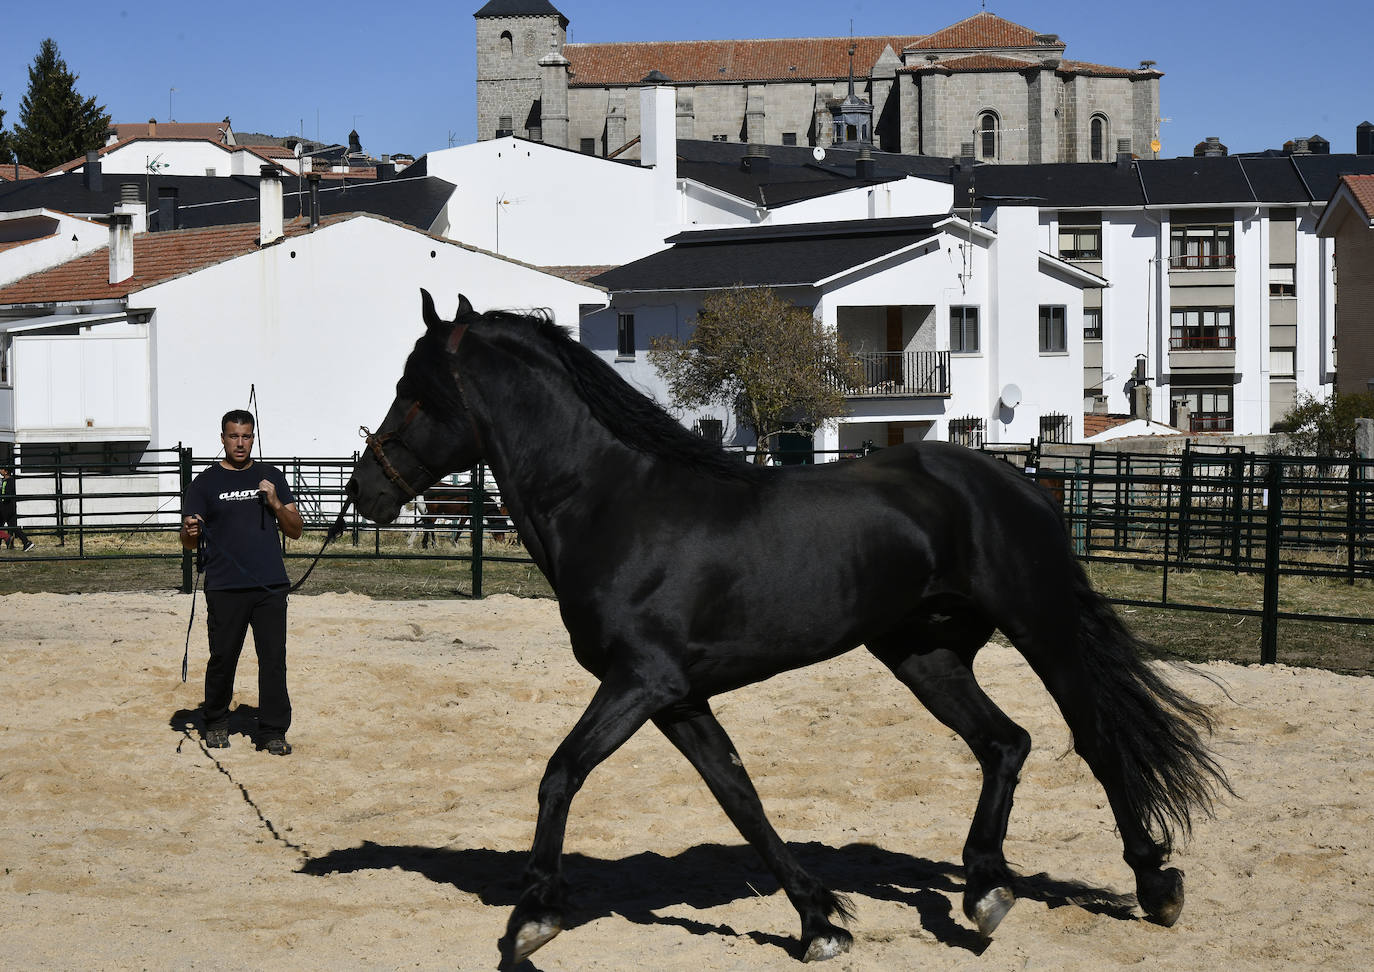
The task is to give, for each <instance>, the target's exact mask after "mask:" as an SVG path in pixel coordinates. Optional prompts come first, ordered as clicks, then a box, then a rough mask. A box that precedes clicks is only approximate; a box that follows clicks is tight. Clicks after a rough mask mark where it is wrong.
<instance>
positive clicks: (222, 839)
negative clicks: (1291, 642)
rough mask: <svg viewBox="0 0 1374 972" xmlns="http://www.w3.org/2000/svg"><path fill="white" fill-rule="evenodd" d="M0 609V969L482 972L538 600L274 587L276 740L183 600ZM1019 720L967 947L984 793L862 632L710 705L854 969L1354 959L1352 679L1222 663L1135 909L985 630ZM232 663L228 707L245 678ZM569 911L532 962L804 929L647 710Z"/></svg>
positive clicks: (665, 958)
mask: <svg viewBox="0 0 1374 972" xmlns="http://www.w3.org/2000/svg"><path fill="white" fill-rule="evenodd" d="M189 605H190V601H189V599H188V598H186V597H184V596H176V595H161V594H135V595H125V594H120V595H83V596H65V595H48V594H44V595H25V594H16V595H10V596H6V597H0V610H2V611H3V618H4V624H3V633H2V634H0V665H3V672H4V685H5V689H6V690H5V693H4V707H3V709H0V806H3V809H4V814H3V821H2V822H0V828H3V829H2V830H0V847H3V854H2V855H0V856H3V864H4V875H3V878H2V879H0V966H4V967H6V968H14V969H37V968H57V969H83V970H88V969H137V968H147V969H172V968H199V969H325V968H329V969H402V968H406V969H410V968H419V969H431V968H433V969H438V968H448V969H455V968H456V969H491V968H495V967H496V966H497V964H498V961H499V952H498V948H497V942H498V939H500V937H501V936H502V934H503V933H504V928H505V922H506V918H507V915H508V913H509V909H510V906H511V904H512V902H513V900H514V896H515V893H516V889H517V879H518V875H519V873H520V869H521V867H522V864H523V860H524V852H525V851H526V850H527V848H528V845H529V841H530V838H531V835H532V833H533V819H534V810H535V795H536V789H537V787H538V782H539V777H540V774H541V772H542V769H543V765H544V761H545V759H546V758H547V756H548V754H549V753H551V752H552V750H553V748H554V746H555V745H556V743H557V741H558V739H559V738H560V737H561V736H562V734H563V732H564V731H566V729H567V728H568V727H569V726H570V725H571V724H572V722H573V720H574V719H575V718H576V716H577V714H578V712H579V710H580V707H581V706H582V704H583V703H584V701H585V700H586V699H587V698H588V697H589V695H590V692H591V688H592V683H591V680H590V678H589V677H588V676H586V675H585V674H583V673H582V672H581V671H580V670H579V669H578V668H577V667H576V665H575V663H574V662H573V659H572V657H571V653H570V652H569V651H568V650H567V643H566V637H565V634H564V632H563V629H562V626H561V624H560V622H559V619H558V614H557V609H556V606H555V605H554V604H553V603H552V602H549V601H532V600H519V599H515V598H511V597H505V596H502V597H493V598H490V599H488V600H486V601H483V602H463V601H422V602H380V601H371V600H368V599H367V598H364V597H360V596H354V595H321V596H316V597H299V596H298V597H296V598H294V599H293V601H292V609H291V634H290V637H291V643H290V657H291V679H292V691H293V696H294V701H295V709H296V723H295V726H294V727H293V729H292V732H291V741H292V743H293V744H294V746H295V753H294V755H292V756H290V757H287V758H276V757H271V756H269V755H267V754H266V753H262V752H257V751H255V750H254V748H253V746H252V744H251V742H250V739H249V737H248V736H247V735H246V734H242V733H240V734H236V735H235V736H234V737H233V745H232V747H231V748H230V749H228V750H216V751H211V750H206V749H204V748H203V747H202V745H201V744H200V741H199V734H198V733H195V732H192V731H187V729H186V726H187V725H188V717H193V715H194V710H195V708H196V706H197V705H198V704H199V702H200V688H199V679H200V677H201V674H202V672H203V666H204V653H205V650H204V628H203V623H202V622H203V616H204V608H203V604H201V605H200V609H199V610H198V611H197V617H196V625H195V630H194V631H193V633H192V639H191V646H192V664H191V680H190V682H189V684H182V683H181V681H180V677H179V676H180V671H179V670H180V663H181V653H182V647H183V643H184V638H185V630H186V622H187V611H188V609H189ZM979 666H980V669H979V671H980V677H981V678H982V680H983V682H984V684H985V685H986V686H987V687H988V689H989V691H990V693H991V694H992V695H993V696H994V697H995V698H996V699H997V700H998V702H999V703H1000V704H1001V705H1002V706H1003V707H1004V708H1006V709H1007V711H1008V712H1009V713H1010V714H1011V715H1012V716H1013V717H1014V718H1016V719H1017V720H1018V721H1020V722H1021V723H1022V724H1023V725H1025V726H1026V727H1027V728H1028V729H1029V730H1030V731H1031V733H1032V735H1033V736H1034V737H1035V750H1034V752H1033V753H1032V755H1031V758H1030V760H1029V762H1028V764H1027V766H1026V769H1025V772H1024V773H1023V775H1022V783H1021V787H1020V789H1019V791H1018V798H1019V799H1018V802H1017V804H1016V809H1015V812H1014V814H1013V817H1012V821H1011V835H1010V838H1009V840H1008V843H1007V854H1008V857H1009V859H1010V860H1011V862H1012V863H1013V866H1015V867H1016V868H1018V870H1019V871H1020V872H1021V873H1022V874H1024V875H1026V878H1025V880H1024V881H1023V882H1022V883H1021V886H1020V888H1019V893H1020V897H1021V900H1020V901H1019V902H1018V904H1017V906H1016V907H1015V908H1014V909H1013V910H1012V912H1011V914H1010V915H1009V916H1008V918H1007V919H1006V921H1005V922H1004V923H1003V924H1002V926H1001V928H1000V929H999V930H998V933H997V936H996V938H995V939H994V940H993V941H992V942H991V943H985V942H983V941H981V940H980V939H979V938H978V937H977V936H976V935H975V934H974V933H973V932H972V931H971V930H970V927H969V925H968V923H967V922H966V921H965V920H964V919H963V916H962V914H961V912H960V910H959V893H960V891H961V889H962V879H961V877H960V869H959V867H958V861H959V857H960V848H961V846H962V843H963V838H964V834H965V831H966V829H967V826H968V820H969V814H970V812H971V810H972V806H973V802H974V799H975V795H976V792H977V773H976V768H975V765H974V763H973V761H972V759H971V757H970V756H969V755H968V753H967V750H966V749H965V748H964V746H963V744H962V743H961V742H960V741H959V740H958V739H957V738H954V737H953V736H952V735H951V734H950V733H949V732H948V731H947V730H945V729H943V728H942V727H941V726H940V725H939V724H938V723H936V722H935V721H934V720H933V719H932V718H931V717H930V716H929V715H928V714H927V713H926V712H925V710H924V709H922V708H920V707H919V706H918V705H917V704H916V703H915V701H914V700H913V699H911V698H910V696H909V695H908V694H907V693H906V691H905V690H904V689H902V688H901V687H900V686H899V685H898V684H897V683H896V682H895V681H894V680H893V679H891V678H890V677H889V676H887V675H886V674H885V673H884V672H882V671H881V670H879V668H878V667H877V665H876V663H875V662H873V661H872V660H871V659H870V658H869V657H868V656H867V655H865V654H863V653H854V654H851V655H850V656H847V657H844V658H842V659H839V660H837V661H835V662H832V663H829V664H826V665H823V666H819V667H816V668H812V669H809V670H806V671H802V672H796V673H791V674H787V675H784V676H781V677H779V678H776V679H774V680H772V681H771V682H769V683H766V684H764V685H761V686H755V687H753V688H750V689H746V690H743V691H740V692H737V693H735V694H733V695H731V696H727V697H724V698H721V699H719V700H717V711H718V713H719V714H720V716H721V720H722V722H723V723H724V724H725V726H726V727H727V729H728V730H729V731H730V732H731V734H732V736H733V737H734V739H735V742H736V744H737V745H738V747H739V749H740V752H741V754H742V755H743V757H744V759H745V763H746V765H747V766H749V767H750V769H751V771H752V773H753V776H754V779H755V781H756V782H757V784H758V787H759V790H760V791H761V793H762V795H763V798H764V802H765V804H766V805H767V806H768V808H769V810H770V813H771V814H772V817H773V820H774V822H775V824H776V825H777V826H778V828H779V830H780V832H781V833H782V834H783V836H784V837H785V838H786V839H787V840H789V841H791V842H793V844H794V846H795V847H796V848H797V850H798V853H799V855H800V856H801V858H802V859H803V861H804V862H805V863H807V864H808V866H809V867H811V868H812V870H813V871H814V872H815V873H817V874H818V875H819V876H821V877H822V878H823V879H824V880H826V881H827V882H828V883H830V884H831V885H832V886H834V887H836V888H838V889H840V890H843V891H845V892H846V893H848V894H849V895H850V896H851V897H852V899H853V902H854V904H855V905H856V907H857V912H858V921H857V923H856V925H855V927H854V931H855V937H856V940H855V946H854V950H853V951H852V952H851V953H850V954H848V955H846V956H843V957H841V958H838V959H836V960H834V961H832V962H831V963H829V965H828V966H826V968H829V969H834V970H836V972H839V970H877V969H883V970H888V969H917V968H920V969H951V968H976V969H979V970H991V969H995V970H1001V969H1018V970H1019V969H1028V968H1030V969H1036V968H1038V969H1100V968H1104V967H1118V966H1130V965H1138V966H1141V967H1143V968H1150V969H1189V970H1193V969H1203V968H1207V969H1218V968H1227V967H1230V968H1244V969H1280V968H1282V969H1289V968H1297V967H1305V968H1317V967H1322V968H1326V969H1332V968H1342V969H1344V968H1368V967H1370V966H1371V965H1374V945H1372V944H1371V938H1374V909H1371V904H1370V877H1369V874H1370V870H1371V864H1372V863H1374V821H1372V820H1371V808H1372V807H1374V800H1372V799H1371V790H1372V789H1374V761H1371V759H1370V751H1371V746H1374V705H1371V702H1374V683H1371V681H1370V680H1369V679H1361V678H1354V677H1348V676H1338V675H1331V674H1327V673H1325V672H1321V671H1309V670H1298V669H1288V668H1282V667H1278V668H1271V669H1267V670H1263V669H1260V668H1241V667H1236V666H1227V665H1217V666H1211V667H1210V669H1209V670H1210V671H1211V672H1212V673H1214V674H1216V675H1219V676H1220V677H1221V678H1223V679H1224V680H1225V682H1226V684H1227V685H1228V686H1229V690H1230V694H1231V698H1227V697H1226V696H1225V695H1223V694H1222V693H1221V692H1220V691H1218V690H1217V689H1215V688H1214V687H1212V686H1210V685H1209V684H1208V683H1207V682H1206V681H1204V680H1202V679H1199V678H1197V677H1195V676H1188V677H1186V678H1185V681H1186V683H1187V684H1188V686H1189V687H1190V689H1191V690H1192V691H1194V692H1195V693H1196V694H1198V695H1200V696H1202V697H1204V698H1206V699H1207V700H1209V701H1211V702H1213V703H1215V704H1216V706H1217V714H1218V716H1219V720H1220V727H1221V728H1220V731H1219V733H1218V735H1217V738H1216V746H1217V749H1218V751H1219V753H1220V754H1221V756H1222V757H1223V759H1224V760H1225V762H1226V765H1227V766H1228V767H1229V770H1230V773H1231V775H1232V778H1233V781H1234V783H1235V785H1236V788H1237V790H1238V791H1239V794H1240V798H1239V799H1238V800H1235V801H1231V802H1229V803H1228V804H1226V805H1225V806H1223V807H1222V808H1221V810H1220V812H1219V814H1218V816H1217V818H1216V819H1215V820H1207V821H1205V822H1203V823H1202V825H1201V826H1200V827H1199V828H1198V829H1197V831H1196V833H1195V836H1194V839H1193V840H1192V842H1191V843H1189V844H1187V845H1186V846H1184V847H1183V848H1182V849H1181V850H1180V852H1179V853H1178V854H1177V855H1176V858H1175V862H1176V863H1177V864H1179V865H1180V866H1181V867H1183V868H1184V869H1185V870H1186V871H1187V875H1188V903H1187V907H1186V908H1185V910H1184V914H1183V918H1182V920H1181V921H1180V923H1179V924H1178V925H1177V926H1176V927H1174V928H1172V929H1165V928H1160V927H1157V926H1155V925H1153V924H1150V923H1148V922H1146V921H1144V920H1142V919H1140V918H1139V917H1138V916H1139V912H1138V910H1136V909H1135V908H1134V901H1133V898H1132V897H1131V896H1130V892H1132V891H1133V884H1132V880H1131V875H1130V872H1129V871H1128V870H1127V868H1126V867H1125V865H1124V864H1123V863H1122V862H1121V860H1120V852H1121V848H1120V844H1119V843H1118V842H1117V840H1116V838H1115V837H1114V835H1113V833H1112V826H1111V823H1110V819H1109V815H1108V812H1107V810H1106V808H1105V806H1104V803H1105V801H1104V799H1103V796H1102V791H1101V790H1100V789H1099V788H1098V786H1097V785H1096V783H1095V781H1093V780H1092V778H1091V777H1090V776H1089V775H1088V774H1087V772H1086V770H1085V768H1084V766H1083V764H1082V763H1081V761H1080V760H1079V759H1078V758H1077V757H1076V756H1075V755H1073V754H1071V753H1070V754H1069V755H1065V753H1066V751H1067V750H1068V748H1069V739H1068V732H1067V730H1066V729H1065V727H1064V725H1063V723H1062V722H1061V721H1060V719H1059V717H1058V715H1057V713H1056V712H1055V710H1054V709H1053V706H1052V703H1051V702H1050V701H1049V698H1048V696H1047V695H1046V694H1045V693H1044V691H1043V689H1042V688H1041V687H1040V684H1039V682H1038V681H1036V680H1035V679H1034V678H1033V677H1032V676H1031V675H1030V673H1029V670H1028V669H1027V668H1026V667H1025V666H1024V664H1022V663H1021V661H1020V658H1019V656H1017V655H1015V654H1014V653H1012V652H1011V651H1010V650H1008V649H1005V648H999V647H996V646H992V647H989V648H988V649H987V650H986V651H985V652H984V654H983V656H982V658H981V659H980V662H979ZM255 685H256V667H255V665H254V663H253V661H252V660H251V650H250V651H248V652H247V653H246V657H245V660H244V663H243V664H242V665H241V666H240V670H239V686H240V692H239V695H238V697H237V703H238V704H239V705H240V706H242V707H243V708H242V709H240V710H239V712H238V728H239V729H240V730H246V729H247V728H248V727H249V726H251V716H252V709H251V706H252V705H253V703H254V701H255V699H256V687H255ZM567 851H568V854H567V858H566V873H567V877H568V879H569V882H570V884H571V886H572V888H573V894H574V897H573V898H572V906H573V908H572V913H571V914H570V916H569V919H570V924H571V927H570V928H569V929H568V930H567V931H565V932H564V933H563V935H561V936H560V937H559V938H557V939H556V940H554V941H553V942H552V943H550V944H549V945H548V946H546V947H545V948H544V949H543V950H541V951H540V952H538V953H536V954H535V955H534V956H533V957H532V961H531V962H530V963H528V964H526V965H524V966H522V968H523V969H527V970H528V969H539V970H589V969H605V970H623V969H664V970H670V969H671V970H691V972H703V970H723V969H740V970H751V972H752V970H772V969H794V968H797V967H798V959H797V955H798V950H797V941H796V935H797V930H798V929H797V920H796V916H795V913H794V912H793V910H792V908H791V907H790V905H789V904H788V903H787V900H786V898H785V897H784V896H783V895H782V894H781V893H780V892H778V890H777V887H776V885H775V884H774V883H773V881H772V880H771V878H770V877H769V875H768V874H767V873H766V872H765V871H763V870H762V868H761V866H760V865H759V863H758V861H757V858H756V857H755V856H754V855H753V853H752V851H750V850H749V849H748V848H747V847H745V846H743V845H742V841H741V840H740V838H739V837H738V836H737V835H736V834H735V832H734V831H733V830H732V829H731V828H730V826H729V824H728V823H727V822H726V821H725V819H724V817H723V815H722V814H721V812H720V811H719V809H718V808H717V807H716V806H715V804H714V802H712V800H711V798H710V796H709V795H708V794H707V792H706V790H705V787H704V786H703V785H702V784H701V783H700V782H699V780H698V779H697V778H696V777H695V776H694V774H693V773H692V771H691V770H690V769H689V768H688V767H687V765H686V764H685V762H684V761H683V760H682V759H681V758H680V757H679V756H678V755H677V753H676V752H675V751H673V750H671V749H670V748H669V747H668V745H667V744H666V743H665V742H664V740H663V739H662V738H661V737H660V736H658V734H657V733H656V732H654V731H652V730H648V731H644V732H641V733H640V734H639V735H638V736H636V737H635V738H634V739H633V740H632V741H631V743H630V744H629V745H628V746H626V747H625V748H624V749H623V750H622V751H621V752H619V753H618V754H616V755H615V756H614V757H613V758H612V759H611V760H610V761H608V762H607V763H606V764H605V765H604V766H602V767H601V768H600V769H599V770H598V771H597V772H596V773H594V774H593V776H592V777H591V779H590V780H589V781H588V784H587V786H586V788H585V789H584V790H583V791H582V793H581V794H580V795H579V797H578V799H577V801H576V802H575V804H574V806H573V815H572V820H571V824H570V827H569V833H568V843H567Z"/></svg>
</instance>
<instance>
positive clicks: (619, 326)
mask: <svg viewBox="0 0 1374 972" xmlns="http://www.w3.org/2000/svg"><path fill="white" fill-rule="evenodd" d="M616 331H617V333H616V345H615V353H616V357H619V358H633V357H634V356H635V316H634V315H633V314H619V315H617V317H616Z"/></svg>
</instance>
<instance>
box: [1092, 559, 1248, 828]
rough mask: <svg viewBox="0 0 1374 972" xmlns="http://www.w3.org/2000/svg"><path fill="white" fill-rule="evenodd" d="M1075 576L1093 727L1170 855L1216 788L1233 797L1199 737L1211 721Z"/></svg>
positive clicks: (1140, 814) (1137, 813)
mask: <svg viewBox="0 0 1374 972" xmlns="http://www.w3.org/2000/svg"><path fill="white" fill-rule="evenodd" d="M1075 566H1076V565H1075ZM1074 573H1075V575H1076V576H1075V580H1074V584H1073V587H1074V595H1075V598H1076V600H1077V602H1078V605H1079V609H1080V610H1079V619H1080V620H1079V629H1078V640H1079V646H1080V648H1081V649H1082V657H1083V660H1084V664H1085V665H1086V667H1087V669H1088V674H1089V676H1090V677H1091V679H1092V681H1093V683H1094V684H1095V685H1096V686H1097V689H1098V691H1097V693H1096V699H1097V722H1098V729H1099V731H1100V732H1101V733H1102V736H1103V743H1104V745H1105V746H1106V747H1107V748H1108V749H1109V751H1111V752H1114V753H1116V754H1117V755H1118V758H1119V759H1120V761H1121V768H1122V778H1123V785H1124V792H1125V799H1126V801H1127V803H1128V806H1129V810H1130V812H1131V814H1132V816H1134V817H1135V818H1136V819H1137V820H1139V821H1140V823H1141V824H1142V825H1143V826H1144V827H1145V828H1146V829H1147V830H1149V832H1150V833H1151V835H1152V836H1153V837H1154V838H1155V839H1156V840H1157V841H1158V842H1159V844H1160V846H1161V848H1162V849H1163V850H1164V852H1165V854H1167V853H1168V852H1169V851H1170V849H1171V847H1172V844H1173V835H1174V832H1175V831H1179V832H1181V833H1182V834H1183V835H1184V836H1187V835H1188V834H1189V833H1191V831H1192V823H1193V814H1194V812H1202V813H1204V814H1210V813H1211V812H1212V806H1213V803H1214V802H1215V800H1216V798H1217V796H1218V793H1219V792H1220V791H1224V792H1226V793H1234V791H1233V790H1232V789H1231V785H1230V783H1229V782H1228V781H1227V778H1226V772H1225V771H1224V770H1223V769H1222V768H1221V766H1220V765H1219V763H1218V762H1217V760H1216V757H1215V756H1214V755H1213V754H1212V752H1211V750H1210V748H1209V747H1208V745H1207V742H1206V741H1205V739H1204V736H1210V735H1211V733H1212V728H1213V723H1212V717H1211V714H1210V713H1209V711H1208V708H1207V706H1205V705H1203V704H1201V703H1199V702H1196V701H1194V700H1193V699H1191V698H1189V697H1188V696H1187V695H1185V694H1184V693H1182V692H1181V691H1179V690H1178V689H1177V688H1175V687H1174V686H1173V685H1170V684H1169V682H1167V681H1166V680H1165V679H1164V678H1163V677H1161V675H1160V673H1159V671H1158V670H1157V668H1156V667H1155V666H1153V665H1151V664H1150V662H1149V661H1148V658H1147V656H1148V655H1149V654H1150V649H1149V647H1148V646H1147V645H1146V644H1145V643H1144V642H1142V641H1141V640H1140V639H1139V638H1137V637H1136V636H1135V635H1134V634H1132V633H1131V632H1130V630H1129V629H1127V627H1126V626H1125V625H1124V624H1123V623H1122V622H1121V619H1120V618H1119V617H1117V614H1116V611H1115V610H1113V609H1112V606H1111V604H1109V603H1108V602H1107V600H1106V598H1104V597H1103V596H1102V595H1101V594H1099V593H1097V592H1096V591H1094V590H1093V589H1092V586H1091V585H1090V584H1089V582H1088V579H1087V577H1086V575H1084V574H1083V571H1082V570H1081V568H1080V569H1077V570H1075V571H1074Z"/></svg>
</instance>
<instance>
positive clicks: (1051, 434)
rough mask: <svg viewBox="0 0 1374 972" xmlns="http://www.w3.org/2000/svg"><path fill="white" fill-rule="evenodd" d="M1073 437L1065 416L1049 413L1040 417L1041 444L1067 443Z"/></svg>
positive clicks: (1071, 427) (1067, 418) (1070, 426)
mask: <svg viewBox="0 0 1374 972" xmlns="http://www.w3.org/2000/svg"><path fill="white" fill-rule="evenodd" d="M1072 435H1073V426H1072V425H1071V424H1070V422H1069V417H1068V416H1067V415H1063V414H1059V413H1054V412H1051V413H1050V414H1049V415H1042V416H1040V441H1041V442H1068V441H1069V439H1070V438H1071V437H1072Z"/></svg>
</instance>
